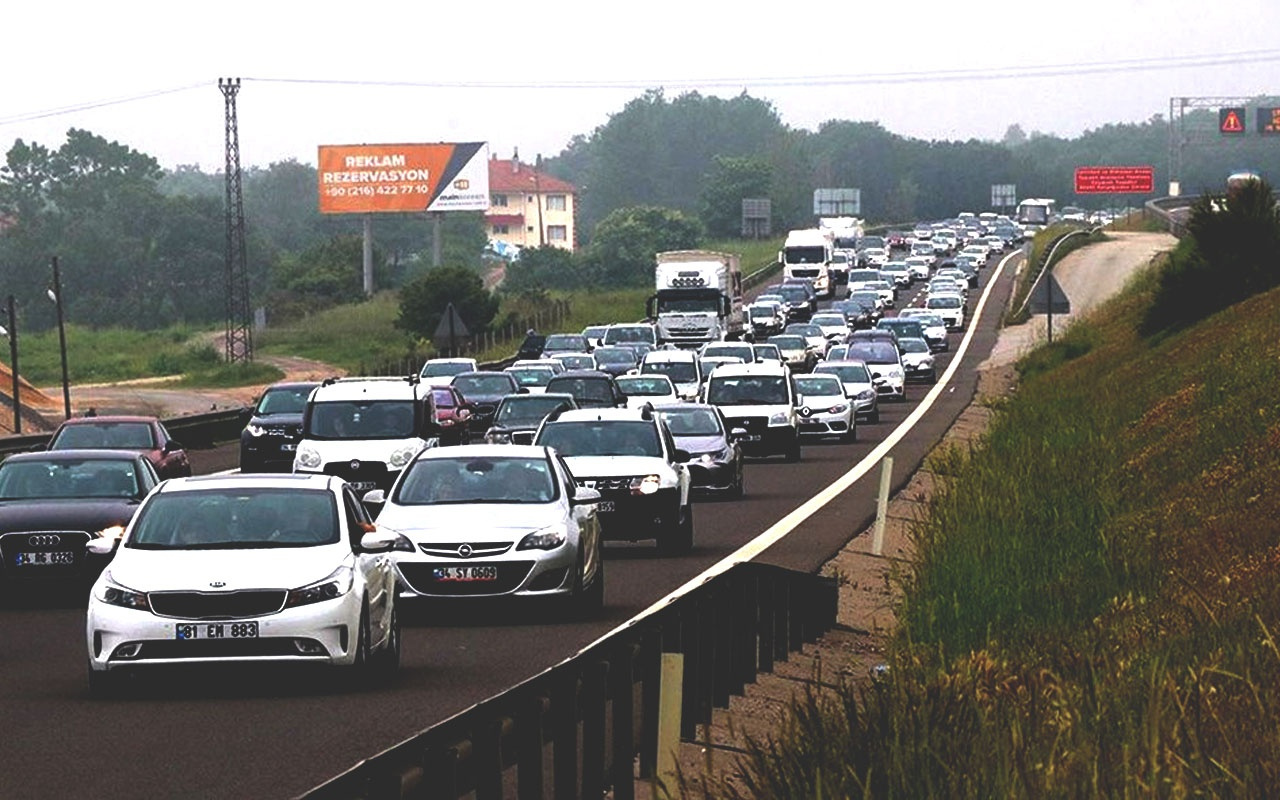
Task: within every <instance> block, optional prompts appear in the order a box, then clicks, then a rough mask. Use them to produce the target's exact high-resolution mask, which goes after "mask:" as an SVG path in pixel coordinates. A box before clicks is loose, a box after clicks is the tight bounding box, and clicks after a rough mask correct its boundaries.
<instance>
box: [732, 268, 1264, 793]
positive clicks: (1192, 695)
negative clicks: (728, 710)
mask: <svg viewBox="0 0 1280 800" xmlns="http://www.w3.org/2000/svg"><path fill="white" fill-rule="evenodd" d="M1154 286H1155V281H1153V280H1151V279H1150V278H1147V279H1144V280H1139V281H1137V282H1135V283H1134V284H1132V285H1131V286H1130V287H1129V289H1128V290H1127V291H1126V293H1125V294H1124V295H1122V296H1121V297H1120V298H1118V299H1117V300H1115V301H1113V302H1112V303H1109V304H1108V305H1107V306H1105V307H1104V308H1103V309H1101V311H1100V313H1099V314H1098V315H1096V316H1095V317H1093V318H1092V320H1091V322H1090V323H1089V324H1088V325H1087V326H1086V327H1084V328H1079V325H1080V324H1081V323H1077V328H1073V331H1072V333H1071V334H1070V335H1069V336H1068V337H1067V339H1066V340H1064V341H1063V342H1062V343H1061V345H1060V349H1059V350H1058V351H1057V352H1055V353H1053V354H1050V355H1045V354H1035V355H1033V356H1032V357H1031V358H1030V359H1029V360H1028V361H1027V362H1024V364H1023V365H1022V366H1023V371H1024V380H1023V383H1022V384H1021V386H1020V388H1019V390H1018V392H1017V393H1016V394H1015V395H1014V396H1013V397H1012V398H1010V399H1009V400H1007V401H1006V402H1003V403H1001V404H999V406H998V409H999V410H998V412H997V414H996V417H995V420H994V422H993V426H992V427H991V428H990V429H989V431H988V434H987V436H986V437H985V439H984V441H983V442H982V443H981V445H980V446H978V447H975V448H973V449H972V450H966V451H958V450H952V451H948V452H944V453H942V454H940V455H939V456H937V457H936V458H935V460H934V462H933V466H935V467H937V468H938V469H939V470H940V471H941V472H942V473H943V474H944V475H945V476H946V477H945V479H944V480H943V481H942V482H941V483H942V488H941V490H940V491H939V492H938V493H937V494H936V495H935V497H934V498H933V500H932V501H931V504H930V508H929V511H928V513H927V515H926V517H925V519H924V520H923V522H922V523H921V524H919V525H918V526H917V527H916V529H915V531H914V535H915V537H916V539H917V552H918V556H917V559H916V561H915V563H914V564H913V565H912V568H911V570H910V571H909V573H904V574H903V575H902V576H901V578H900V581H901V586H902V589H903V593H904V594H903V597H904V599H903V601H902V605H901V608H900V609H898V618H899V620H900V623H899V627H898V630H897V632H896V635H895V638H894V641H893V642H892V646H891V648H890V652H889V654H888V661H889V664H890V669H889V670H888V673H887V678H886V679H885V680H884V681H882V682H880V683H876V684H870V685H863V686H862V688H858V687H856V686H854V685H846V686H845V687H844V688H843V690H841V691H840V692H838V693H836V694H834V695H828V696H819V695H809V696H806V697H802V698H800V699H799V700H798V701H797V702H796V703H795V704H793V709H792V713H791V716H790V720H789V722H788V723H787V725H786V726H785V727H784V728H783V729H782V730H781V731H779V733H778V735H777V736H776V737H774V738H773V739H771V740H769V741H762V742H757V743H755V744H754V745H753V746H752V748H750V753H749V755H748V756H747V757H746V758H744V760H743V762H742V765H741V766H742V774H741V775H740V776H739V778H738V781H737V782H736V783H735V782H733V781H721V782H718V783H715V782H713V784H712V785H711V786H710V788H709V789H708V790H707V796H714V797H758V798H770V797H816V796H818V794H819V793H821V795H822V796H823V797H862V796H872V797H972V798H981V797H1098V796H1106V797H1130V796H1134V797H1136V796H1142V797H1146V796H1158V797H1189V796H1248V797H1265V796H1274V795H1275V792H1276V788H1275V787H1276V786H1277V785H1280V784H1278V783H1277V782H1278V781H1280V757H1277V755H1276V754H1277V753H1280V691H1277V687H1280V649H1278V648H1277V644H1276V638H1275V637H1276V635H1277V631H1280V524H1277V520H1280V492H1277V491H1276V490H1275V487H1276V486H1280V402H1278V401H1277V399H1276V398H1277V397H1278V396H1280V391H1278V390H1280V340H1278V339H1277V337H1276V336H1275V320H1276V319H1277V318H1280V290H1275V291H1272V292H1270V293H1268V294H1265V295H1260V296H1257V297H1255V298H1252V299H1251V300H1248V301H1246V302H1244V303H1241V304H1239V305H1237V306H1235V307H1233V308H1231V309H1228V310H1227V311H1225V312H1222V313H1220V314H1218V315H1216V316H1214V317H1212V318H1210V319H1208V320H1206V321H1205V322H1203V323H1201V324H1199V325H1196V326H1194V327H1192V328H1189V329H1187V330H1185V331H1182V332H1179V333H1177V334H1173V335H1170V336H1168V337H1165V338H1162V339H1160V340H1158V341H1152V340H1147V339H1143V338H1141V337H1139V336H1138V335H1137V334H1136V332H1135V327H1136V325H1137V323H1138V321H1139V320H1141V319H1142V313H1143V311H1144V310H1145V308H1146V307H1148V306H1149V304H1150V302H1151V299H1152V294H1153V287H1154ZM744 787H745V788H744ZM819 787H820V788H819Z"/></svg>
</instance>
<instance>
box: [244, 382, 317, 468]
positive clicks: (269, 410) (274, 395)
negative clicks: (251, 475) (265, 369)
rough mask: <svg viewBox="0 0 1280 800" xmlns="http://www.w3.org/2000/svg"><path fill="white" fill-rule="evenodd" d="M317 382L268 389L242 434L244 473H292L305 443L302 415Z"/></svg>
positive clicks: (290, 384)
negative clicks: (299, 450)
mask: <svg viewBox="0 0 1280 800" xmlns="http://www.w3.org/2000/svg"><path fill="white" fill-rule="evenodd" d="M319 385H320V384H319V382H317V381H297V382H294V381H290V382H286V383H276V384H272V385H271V386H268V387H267V388H266V390H265V391H263V393H262V397H260V398H258V403H257V405H255V406H254V407H253V411H252V412H250V413H251V416H250V417H249V422H248V424H247V425H245V426H244V430H243V431H241V432H240V471H241V472H292V471H293V456H294V453H295V452H296V451H297V449H298V442H300V441H301V440H302V412H303V410H304V409H305V408H306V407H307V398H308V397H310V396H311V390H312V389H314V388H316V387H317V386H319Z"/></svg>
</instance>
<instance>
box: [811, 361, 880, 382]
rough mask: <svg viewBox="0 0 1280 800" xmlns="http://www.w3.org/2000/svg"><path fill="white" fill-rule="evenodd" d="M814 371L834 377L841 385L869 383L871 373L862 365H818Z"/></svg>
mask: <svg viewBox="0 0 1280 800" xmlns="http://www.w3.org/2000/svg"><path fill="white" fill-rule="evenodd" d="M815 371H816V372H821V373H824V374H828V373H829V374H831V375H835V376H836V377H838V378H839V379H840V381H841V383H871V373H870V372H868V371H867V368H866V367H865V366H864V365H862V364H819V365H818V367H817V369H816V370H815Z"/></svg>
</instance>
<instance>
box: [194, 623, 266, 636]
mask: <svg viewBox="0 0 1280 800" xmlns="http://www.w3.org/2000/svg"><path fill="white" fill-rule="evenodd" d="M173 638H175V639H257V638H258V623H257V622H179V623H178V624H177V625H174V626H173Z"/></svg>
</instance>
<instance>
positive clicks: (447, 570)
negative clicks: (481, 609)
mask: <svg viewBox="0 0 1280 800" xmlns="http://www.w3.org/2000/svg"><path fill="white" fill-rule="evenodd" d="M431 577H433V578H435V579H436V580H438V581H461V582H465V583H470V582H472V581H496V580H497V579H498V568H497V567H480V566H477V567H436V568H435V569H434V570H432V571H431Z"/></svg>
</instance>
